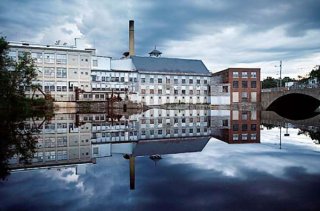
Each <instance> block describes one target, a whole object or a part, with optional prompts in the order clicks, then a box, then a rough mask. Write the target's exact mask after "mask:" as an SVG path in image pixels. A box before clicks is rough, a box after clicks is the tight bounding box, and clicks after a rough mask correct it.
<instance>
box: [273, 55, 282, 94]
mask: <svg viewBox="0 0 320 211" xmlns="http://www.w3.org/2000/svg"><path fill="white" fill-rule="evenodd" d="M275 67H279V68H280V79H279V88H281V87H282V78H281V73H282V60H280V65H279V66H277V65H275Z"/></svg>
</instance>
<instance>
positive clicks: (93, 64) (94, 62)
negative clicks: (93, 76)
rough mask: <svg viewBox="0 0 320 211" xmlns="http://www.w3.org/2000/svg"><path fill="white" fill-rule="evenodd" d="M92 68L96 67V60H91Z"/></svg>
mask: <svg viewBox="0 0 320 211" xmlns="http://www.w3.org/2000/svg"><path fill="white" fill-rule="evenodd" d="M92 66H93V67H98V60H96V59H94V60H92Z"/></svg>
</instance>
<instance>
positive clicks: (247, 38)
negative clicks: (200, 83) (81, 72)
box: [0, 0, 320, 72]
mask: <svg viewBox="0 0 320 211" xmlns="http://www.w3.org/2000/svg"><path fill="white" fill-rule="evenodd" d="M319 11H320V3H319V1H318V0H306V1H300V0H290V1H288V0H270V1H265V0H233V1H223V0H200V1H187V0H183V1H172V0H164V1H147V0H145V1H137V0H133V1H121V2H119V1H94V0H91V1H88V0H83V1H75V0H73V1H58V0H56V1H40V0H32V1H16V0H4V1H1V2H0V22H1V25H0V33H2V35H6V36H7V37H8V39H9V40H26V41H28V40H31V41H33V42H41V43H43V44H46V43H45V42H47V43H48V42H49V43H52V42H54V41H56V40H59V39H60V40H62V41H63V42H68V43H73V39H74V38H75V36H77V37H79V36H81V34H82V37H83V38H84V39H86V41H88V42H89V43H90V44H91V45H93V47H95V48H97V50H98V54H102V55H107V56H112V57H115V58H118V57H121V56H122V53H123V52H124V51H127V50H128V20H129V19H134V20H135V23H136V24H135V38H136V45H135V46H136V54H137V55H147V53H148V52H150V51H151V50H152V49H153V48H154V46H155V45H157V49H159V50H160V51H162V52H163V56H169V57H183V58H198V59H203V60H204V61H205V62H206V64H207V65H208V66H209V69H212V68H211V67H210V66H213V67H216V66H218V68H226V67H228V66H235V65H238V64H249V65H250V64H256V65H259V66H260V65H265V63H268V62H269V63H272V62H275V61H279V60H284V61H285V60H290V61H293V62H292V63H291V64H290V67H288V68H290V69H294V68H295V67H294V66H297V65H301V64H303V65H304V66H305V68H306V69H308V68H310V67H313V66H314V65H316V64H317V61H318V58H319V50H320V49H319V47H318V46H320V41H319V39H317V37H319V36H320V21H319V20H320V13H319ZM64 24H68V27H70V28H68V27H66V26H65V25H64ZM71 25H72V27H71ZM61 27H62V28H61ZM55 29H59V31H55ZM228 29H232V30H231V31H232V32H227V33H226V30H228ZM296 42H299V43H298V44H297V43H296ZM263 44H264V45H263ZM311 45H313V46H311ZM296 60H302V62H301V61H296ZM303 60H306V61H307V62H303ZM273 66H274V64H269V66H261V68H262V69H263V70H264V69H268V71H269V72H272V71H273V69H272V68H273ZM214 71H216V70H214Z"/></svg>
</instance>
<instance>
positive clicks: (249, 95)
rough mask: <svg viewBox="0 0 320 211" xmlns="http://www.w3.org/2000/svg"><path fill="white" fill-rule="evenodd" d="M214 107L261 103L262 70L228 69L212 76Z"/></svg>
mask: <svg viewBox="0 0 320 211" xmlns="http://www.w3.org/2000/svg"><path fill="white" fill-rule="evenodd" d="M210 95H211V96H210V101H211V104H212V105H231V104H237V103H254V104H260V102H261V83H260V68H228V69H226V70H222V71H220V72H217V73H213V74H212V80H211V85H210Z"/></svg>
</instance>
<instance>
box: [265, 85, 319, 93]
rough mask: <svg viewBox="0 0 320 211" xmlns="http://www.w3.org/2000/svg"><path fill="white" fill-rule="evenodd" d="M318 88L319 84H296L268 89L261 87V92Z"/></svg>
mask: <svg viewBox="0 0 320 211" xmlns="http://www.w3.org/2000/svg"><path fill="white" fill-rule="evenodd" d="M317 88H320V84H297V85H293V86H290V87H275V88H268V89H261V92H280V91H289V90H302V89H317Z"/></svg>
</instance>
